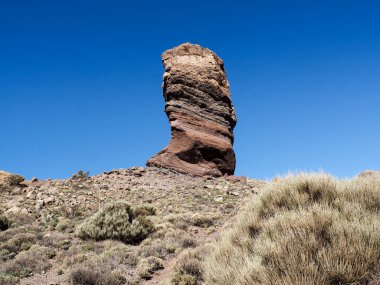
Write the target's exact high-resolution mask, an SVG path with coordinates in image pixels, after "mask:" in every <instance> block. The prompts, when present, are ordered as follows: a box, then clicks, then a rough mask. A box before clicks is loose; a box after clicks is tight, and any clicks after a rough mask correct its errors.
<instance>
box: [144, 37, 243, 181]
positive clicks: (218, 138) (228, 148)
mask: <svg viewBox="0 0 380 285" xmlns="http://www.w3.org/2000/svg"><path fill="white" fill-rule="evenodd" d="M162 62H163V65H164V68H165V73H164V76H163V95H164V99H165V103H166V105H165V112H166V114H167V116H168V119H169V123H170V126H171V140H170V143H169V145H168V146H167V147H166V148H164V149H163V150H162V151H160V152H159V153H157V154H156V155H154V156H153V157H151V158H150V159H149V160H148V161H147V166H151V167H161V168H166V169H171V170H174V171H177V172H180V173H184V174H189V175H192V176H213V177H219V176H223V175H233V173H234V171H235V163H236V161H235V153H234V150H233V147H232V145H233V141H234V136H233V129H234V127H235V125H236V116H235V110H234V107H233V105H232V102H231V94H230V92H229V83H228V81H227V78H226V73H225V70H224V63H223V61H222V59H220V58H219V57H218V56H217V55H216V54H215V53H214V52H212V51H210V50H209V49H207V48H203V47H201V46H199V45H193V44H190V43H185V44H182V45H180V46H178V47H175V48H173V49H170V50H167V51H166V52H164V53H163V54H162Z"/></svg>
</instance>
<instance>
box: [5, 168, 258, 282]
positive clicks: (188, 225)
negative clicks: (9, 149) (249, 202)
mask: <svg viewBox="0 0 380 285" xmlns="http://www.w3.org/2000/svg"><path fill="white" fill-rule="evenodd" d="M264 184H265V183H264V182H262V181H258V180H254V179H240V180H239V179H232V181H229V180H228V179H227V178H224V177H221V178H212V177H207V178H194V177H190V176H187V175H184V174H179V173H175V172H172V171H168V170H165V169H158V168H148V169H143V168H141V167H140V168H139V167H134V168H130V169H120V170H113V171H109V172H105V173H103V174H100V175H96V176H92V177H91V176H88V175H86V174H85V173H78V174H77V175H74V176H73V177H72V178H70V179H64V180H44V181H35V182H31V181H26V182H23V183H21V184H19V185H14V186H9V187H3V188H1V192H0V194H1V195H0V205H1V208H0V209H1V210H0V211H1V212H0V215H2V216H3V217H7V219H8V220H9V221H10V222H11V225H10V227H9V228H8V229H6V230H3V231H0V281H1V280H3V281H1V282H3V283H1V282H0V283H1V284H18V283H17V282H19V281H20V283H21V284H41V285H43V284H50V285H52V284H61V285H63V284H75V282H74V281H75V280H73V278H74V279H75V278H77V279H78V280H81V278H90V279H91V278H93V279H95V280H96V278H105V280H106V281H104V283H105V284H117V282H116V281H115V282H114V283H112V282H113V281H112V280H114V279H117V280H119V281H120V284H173V283H172V282H173V281H172V278H173V276H174V275H175V268H176V262H177V258H178V256H179V255H180V254H181V252H184V251H186V250H196V249H197V248H199V247H202V246H204V245H205V244H207V243H208V242H210V241H212V240H214V239H215V238H216V237H217V236H218V233H219V232H220V230H221V229H222V228H223V227H224V226H225V225H227V224H228V223H232V222H233V217H234V216H235V215H236V213H237V212H238V211H239V208H240V207H241V206H242V205H243V204H244V202H245V201H246V199H249V198H251V197H252V196H254V195H256V193H257V192H258V191H260V188H261V187H262V186H263V185H264ZM121 200H122V201H127V202H128V203H129V204H130V205H132V206H138V205H150V206H153V207H154V208H155V210H156V214H155V215H154V216H151V217H149V218H150V219H151V221H152V222H153V223H154V225H155V231H154V232H153V233H151V234H150V235H149V236H148V237H147V238H146V239H145V240H143V241H142V242H141V243H138V244H126V243H123V242H121V241H116V240H104V241H94V240H91V239H87V240H82V239H80V238H78V237H77V236H76V234H75V230H76V228H77V227H78V225H79V224H81V223H82V222H83V221H84V220H85V219H86V218H87V217H89V216H91V215H93V214H94V213H95V212H97V211H98V210H99V209H101V208H102V207H103V206H104V205H105V204H106V203H111V202H116V201H121ZM152 264H154V265H155V266H152ZM87 275H90V276H87ZM4 280H6V281H4ZM107 280H108V281H107ZM6 282H8V283H6ZM12 282H13V283H12ZM76 282H77V283H76V284H80V283H78V281H76ZM79 282H80V281H79ZM107 282H109V283H107ZM174 284H175V283H174ZM199 284H201V281H200V283H199Z"/></svg>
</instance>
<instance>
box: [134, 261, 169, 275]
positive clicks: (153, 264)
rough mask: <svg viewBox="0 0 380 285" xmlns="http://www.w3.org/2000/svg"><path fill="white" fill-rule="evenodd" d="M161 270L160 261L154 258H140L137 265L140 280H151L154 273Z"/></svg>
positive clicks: (161, 264)
mask: <svg viewBox="0 0 380 285" xmlns="http://www.w3.org/2000/svg"><path fill="white" fill-rule="evenodd" d="M163 268H164V266H163V263H162V260H161V259H160V258H158V257H155V256H150V257H147V258H142V259H140V261H139V263H138V265H137V271H138V273H139V276H140V277H141V278H142V279H151V278H152V276H153V273H154V272H156V271H158V270H161V269H163Z"/></svg>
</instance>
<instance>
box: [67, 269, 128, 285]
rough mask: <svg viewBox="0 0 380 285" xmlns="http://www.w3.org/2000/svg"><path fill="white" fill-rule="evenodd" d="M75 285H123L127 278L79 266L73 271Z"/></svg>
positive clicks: (72, 280) (72, 282) (72, 276)
mask: <svg viewBox="0 0 380 285" xmlns="http://www.w3.org/2000/svg"><path fill="white" fill-rule="evenodd" d="M70 277H71V284H73V285H121V284H124V283H125V278H124V277H123V276H122V275H120V274H118V273H116V272H109V271H104V270H99V269H93V268H89V267H84V266H79V267H78V268H75V269H73V270H72V271H71V274H70Z"/></svg>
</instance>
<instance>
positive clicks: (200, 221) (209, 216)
mask: <svg viewBox="0 0 380 285" xmlns="http://www.w3.org/2000/svg"><path fill="white" fill-rule="evenodd" d="M217 218H218V217H217V216H216V215H215V214H214V213H202V214H200V213H196V214H194V215H192V216H191V218H190V223H191V224H192V225H193V226H197V227H201V228H209V227H211V226H212V225H213V224H214V220H215V219H217Z"/></svg>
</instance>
